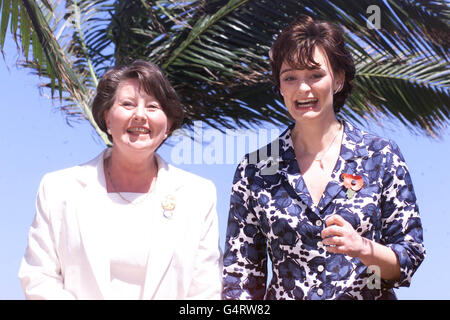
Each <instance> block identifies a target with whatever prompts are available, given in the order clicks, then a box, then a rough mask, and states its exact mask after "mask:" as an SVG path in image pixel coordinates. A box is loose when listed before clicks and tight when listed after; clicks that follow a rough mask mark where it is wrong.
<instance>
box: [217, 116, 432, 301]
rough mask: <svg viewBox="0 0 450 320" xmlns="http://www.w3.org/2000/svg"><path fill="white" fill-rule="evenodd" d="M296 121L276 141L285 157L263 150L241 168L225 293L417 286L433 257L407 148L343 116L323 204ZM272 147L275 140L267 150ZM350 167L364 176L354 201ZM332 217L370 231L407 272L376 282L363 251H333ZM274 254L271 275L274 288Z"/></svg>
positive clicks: (336, 295) (368, 293)
mask: <svg viewBox="0 0 450 320" xmlns="http://www.w3.org/2000/svg"><path fill="white" fill-rule="evenodd" d="M292 127H293V125H292V126H290V127H289V128H288V129H287V130H286V131H285V132H283V133H282V134H281V136H280V137H279V139H278V140H276V142H278V147H279V154H278V157H264V154H263V153H262V152H261V151H262V150H261V149H260V150H259V151H258V152H261V153H258V152H257V153H255V154H248V155H246V156H245V157H244V159H243V161H242V162H241V163H240V164H239V166H238V168H237V170H236V173H235V176H234V181H233V188H232V193H231V200H230V213H229V220H228V229H227V236H226V244H225V254H224V272H223V274H224V275H223V286H224V288H223V298H224V299H396V296H395V293H394V291H393V289H392V288H396V287H400V286H409V284H410V281H411V277H412V275H413V274H414V272H415V271H416V269H417V268H418V267H419V265H420V263H421V262H422V261H423V259H424V257H425V249H424V246H423V244H422V225H421V221H420V217H419V212H418V207H417V204H416V196H415V194H414V190H413V186H412V182H411V177H410V175H409V173H408V169H407V167H406V164H405V160H404V159H403V156H402V154H401V153H400V150H399V148H398V147H397V145H396V144H395V143H394V142H392V141H389V140H386V139H383V138H380V137H377V136H375V135H372V134H369V133H365V132H362V131H360V130H359V129H357V128H355V127H353V126H352V125H350V124H349V123H348V122H344V137H343V139H342V146H341V151H340V155H339V158H338V160H337V163H336V166H335V168H334V170H333V173H332V175H331V180H330V182H329V183H328V185H327V187H326V189H325V192H324V194H323V195H322V198H321V199H320V202H319V204H318V205H317V206H315V205H314V203H313V201H312V199H311V196H310V194H309V192H308V190H307V188H306V185H305V183H304V181H303V178H302V175H301V173H300V171H299V168H298V164H297V161H296V159H295V153H294V149H293V146H292V140H291V129H292ZM273 146H274V144H273V143H272V144H270V145H269V146H268V152H269V154H270V150H271V147H272V148H273ZM278 147H277V148H276V149H278ZM274 150H275V148H274ZM268 152H267V150H264V153H265V154H267V153H268ZM274 165H275V166H276V165H278V168H277V170H276V171H275V172H272V174H267V173H268V172H269V173H270V170H268V171H264V170H267V169H270V167H271V166H274ZM275 168H276V167H275ZM273 173H274V174H273ZM343 173H349V174H353V175H359V176H361V177H362V178H363V180H364V185H363V187H362V189H361V190H359V191H357V192H356V193H355V194H354V196H353V197H351V198H350V199H348V197H347V195H346V191H347V189H346V188H345V187H344V184H343V181H342V178H341V175H342V174H343ZM333 214H338V215H340V216H342V217H343V218H344V219H345V220H347V221H348V222H349V223H351V225H352V226H353V228H354V229H355V230H356V231H357V232H358V233H359V234H361V235H362V236H363V237H366V238H368V239H371V240H375V241H376V242H379V243H381V244H383V245H386V246H388V247H389V248H391V249H392V250H393V251H394V252H395V253H396V255H397V256H398V259H399V262H400V270H401V277H400V279H399V280H398V281H386V280H381V281H380V279H379V278H378V282H377V281H376V280H374V274H373V273H372V272H371V271H370V270H368V267H366V266H365V265H364V264H363V263H362V262H361V261H360V260H359V259H358V258H352V257H350V256H347V255H343V254H334V253H329V252H327V251H326V250H325V248H324V245H323V243H322V239H321V236H320V233H321V231H322V229H323V228H324V227H325V223H324V222H325V220H326V219H327V218H328V217H329V216H331V215H333ZM267 254H268V255H269V256H270V259H271V261H272V280H271V282H270V284H269V285H268V287H267V288H266V282H267Z"/></svg>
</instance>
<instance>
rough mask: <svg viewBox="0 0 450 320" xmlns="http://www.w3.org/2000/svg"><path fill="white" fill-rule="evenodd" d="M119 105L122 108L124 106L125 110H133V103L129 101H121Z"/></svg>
mask: <svg viewBox="0 0 450 320" xmlns="http://www.w3.org/2000/svg"><path fill="white" fill-rule="evenodd" d="M120 104H121V105H122V106H124V107H125V108H128V109H130V108H134V103H133V102H132V101H129V100H125V101H122V102H121V103H120Z"/></svg>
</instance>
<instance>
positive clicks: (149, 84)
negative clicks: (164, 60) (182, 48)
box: [92, 60, 184, 141]
mask: <svg viewBox="0 0 450 320" xmlns="http://www.w3.org/2000/svg"><path fill="white" fill-rule="evenodd" d="M128 79H138V81H139V83H140V86H141V87H142V88H144V90H145V92H146V93H147V94H151V95H153V96H154V97H155V98H156V99H157V100H158V102H159V103H160V104H161V107H162V109H163V111H164V113H165V114H166V116H167V118H168V119H170V121H171V122H172V125H171V127H170V130H169V134H168V135H170V134H171V133H172V132H173V131H175V130H176V129H178V128H179V127H181V125H182V124H183V118H184V111H183V107H182V106H181V103H180V100H179V99H178V97H177V94H176V92H175V90H174V88H173V87H172V86H171V84H170V82H169V80H167V78H166V77H165V76H164V74H163V73H162V71H161V69H160V68H159V67H158V66H156V65H155V64H153V63H151V62H149V61H145V60H135V61H133V62H132V63H130V64H126V65H118V66H115V67H113V68H111V69H109V70H108V71H107V72H105V74H104V75H103V76H102V78H101V79H100V81H99V83H98V86H97V93H96V95H95V98H94V101H93V103H92V115H93V117H94V120H95V122H96V123H97V125H98V126H99V128H100V129H101V130H102V131H104V132H105V133H106V134H107V135H108V138H109V139H110V140H111V141H112V137H111V136H110V135H109V134H108V133H107V127H106V122H105V116H104V114H105V111H107V110H109V109H110V108H111V107H112V106H113V104H114V101H115V99H116V91H117V88H118V87H119V84H120V83H122V82H123V81H124V80H128Z"/></svg>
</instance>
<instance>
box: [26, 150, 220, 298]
mask: <svg viewBox="0 0 450 320" xmlns="http://www.w3.org/2000/svg"><path fill="white" fill-rule="evenodd" d="M110 153H111V150H110V149H106V150H105V151H103V152H102V153H101V154H100V155H99V156H97V157H96V158H95V159H93V160H91V161H90V162H88V163H86V164H83V165H80V166H75V167H72V168H68V169H64V170H59V171H55V172H51V173H48V174H46V175H45V176H44V177H43V179H42V181H41V184H40V187H39V191H38V195H37V200H36V215H35V218H34V221H33V224H32V226H31V228H30V232H29V236H28V246H27V249H26V252H25V255H24V257H23V259H22V264H21V267H20V270H19V278H20V280H21V283H22V287H23V290H24V292H25V296H26V298H27V299H113V298H114V296H115V295H114V292H112V286H111V269H110V266H111V256H112V254H111V253H110V252H111V251H110V250H114V248H113V246H112V245H111V239H114V238H113V237H114V234H111V233H112V231H111V230H114V228H110V226H109V224H110V223H111V215H110V213H111V212H109V210H108V204H110V203H111V198H110V197H109V196H108V193H107V191H106V183H105V175H104V169H103V160H104V158H105V157H108V156H109V155H110ZM156 157H157V162H158V178H157V180H156V186H155V190H154V193H155V194H153V195H152V197H153V198H154V201H149V207H148V210H149V213H150V223H149V224H148V232H147V233H146V235H145V237H144V239H143V241H142V243H141V245H142V247H143V248H140V249H143V250H141V251H144V252H148V257H147V258H146V260H147V266H146V275H145V280H144V283H143V285H142V294H141V298H142V299H168V300H173V299H202V300H203V299H220V297H221V289H222V287H221V270H222V266H221V252H220V249H219V234H218V218H217V212H216V188H215V186H214V184H213V183H212V182H211V181H209V180H207V179H204V178H201V177H199V176H196V175H194V174H191V173H189V172H186V171H183V170H181V169H178V168H175V167H173V166H172V165H170V164H168V163H167V162H165V161H164V160H163V159H162V158H161V157H159V156H158V155H156ZM167 196H170V197H172V198H173V199H174V203H175V208H174V210H172V211H171V212H168V211H167V210H166V211H165V210H164V209H163V206H162V202H163V201H164V199H165V198H166V197H167ZM128 206H133V204H128ZM166 208H167V206H166Z"/></svg>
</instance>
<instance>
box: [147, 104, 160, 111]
mask: <svg viewBox="0 0 450 320" xmlns="http://www.w3.org/2000/svg"><path fill="white" fill-rule="evenodd" d="M147 109H150V110H153V109H159V105H157V104H156V103H151V104H149V105H147Z"/></svg>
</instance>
